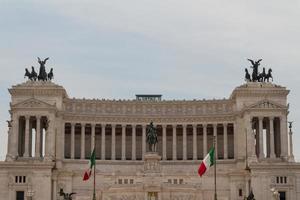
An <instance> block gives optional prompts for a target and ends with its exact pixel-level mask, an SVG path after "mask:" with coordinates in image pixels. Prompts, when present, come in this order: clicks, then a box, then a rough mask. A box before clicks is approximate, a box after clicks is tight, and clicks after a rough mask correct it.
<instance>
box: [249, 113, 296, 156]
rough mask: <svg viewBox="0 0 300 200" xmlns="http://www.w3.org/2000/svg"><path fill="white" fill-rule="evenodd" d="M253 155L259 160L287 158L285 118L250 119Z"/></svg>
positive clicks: (262, 117) (261, 117) (264, 117)
mask: <svg viewBox="0 0 300 200" xmlns="http://www.w3.org/2000/svg"><path fill="white" fill-rule="evenodd" d="M251 122H252V130H253V133H254V136H255V153H256V156H257V157H258V158H260V159H263V158H277V157H284V158H286V157H287V156H288V148H289V147H288V141H287V140H288V135H287V121H286V118H285V117H274V116H258V117H252V120H251ZM290 138H291V137H290Z"/></svg>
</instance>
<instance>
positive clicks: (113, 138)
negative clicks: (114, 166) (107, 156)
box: [111, 124, 116, 160]
mask: <svg viewBox="0 0 300 200" xmlns="http://www.w3.org/2000/svg"><path fill="white" fill-rule="evenodd" d="M111 159H112V160H116V125H115V124H112V125H111Z"/></svg>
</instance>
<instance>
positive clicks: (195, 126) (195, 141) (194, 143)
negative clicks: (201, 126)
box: [193, 124, 198, 160]
mask: <svg viewBox="0 0 300 200" xmlns="http://www.w3.org/2000/svg"><path fill="white" fill-rule="evenodd" d="M197 157H198V156H197V124H193V160H197Z"/></svg>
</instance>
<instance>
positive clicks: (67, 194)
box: [58, 189, 76, 200]
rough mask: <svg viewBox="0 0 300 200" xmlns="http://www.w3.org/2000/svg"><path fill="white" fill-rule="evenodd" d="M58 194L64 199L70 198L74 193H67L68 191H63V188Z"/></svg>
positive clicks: (70, 199)
mask: <svg viewBox="0 0 300 200" xmlns="http://www.w3.org/2000/svg"><path fill="white" fill-rule="evenodd" d="M58 194H59V196H63V197H64V200H72V196H73V195H74V194H76V193H75V192H72V193H70V194H69V193H65V192H64V190H63V189H60V191H59V193H58Z"/></svg>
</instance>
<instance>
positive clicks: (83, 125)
mask: <svg viewBox="0 0 300 200" xmlns="http://www.w3.org/2000/svg"><path fill="white" fill-rule="evenodd" d="M80 159H85V124H84V123H81V149H80Z"/></svg>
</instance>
